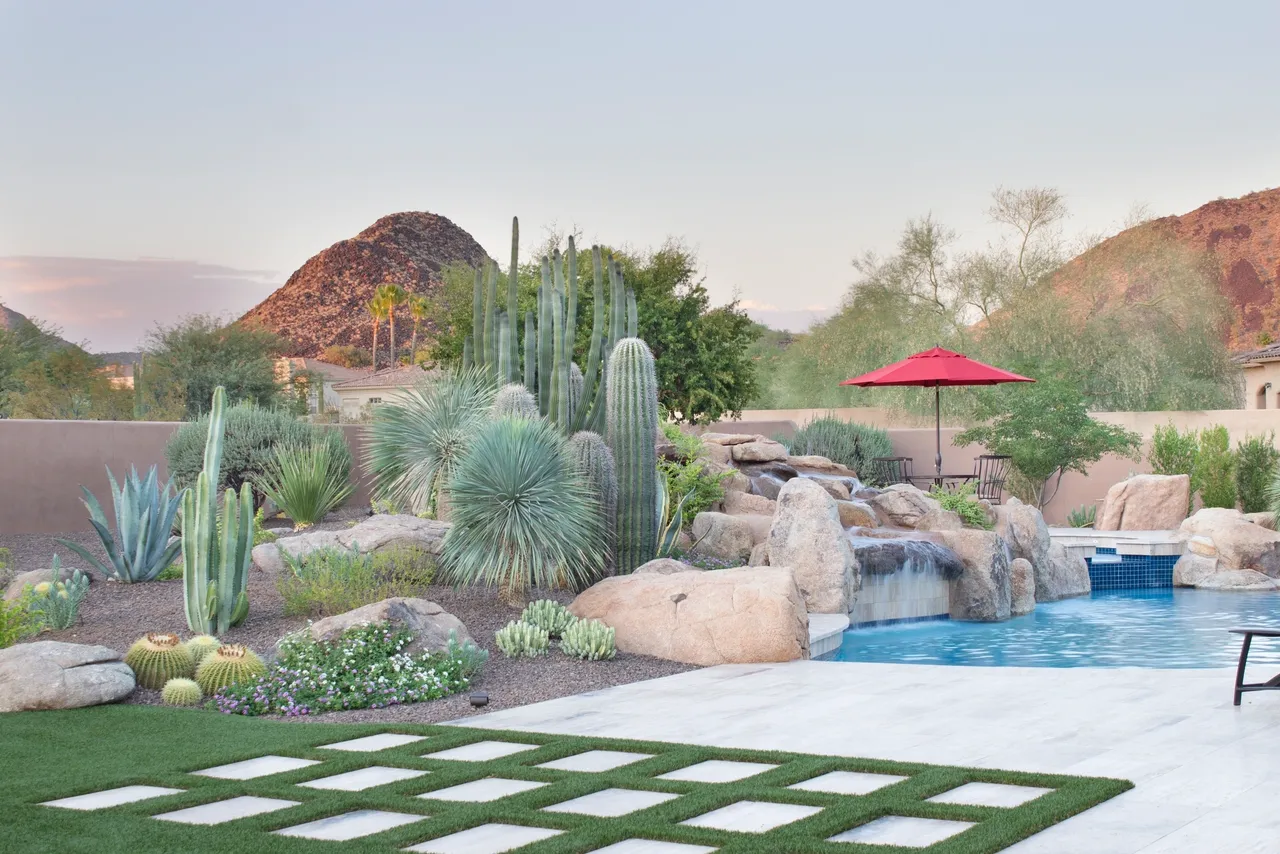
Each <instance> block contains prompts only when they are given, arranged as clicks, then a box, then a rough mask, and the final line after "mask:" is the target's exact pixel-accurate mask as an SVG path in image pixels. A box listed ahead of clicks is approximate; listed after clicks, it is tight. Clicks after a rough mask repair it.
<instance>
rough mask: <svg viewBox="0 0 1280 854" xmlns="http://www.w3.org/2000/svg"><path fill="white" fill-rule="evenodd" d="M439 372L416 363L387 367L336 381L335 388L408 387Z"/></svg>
mask: <svg viewBox="0 0 1280 854" xmlns="http://www.w3.org/2000/svg"><path fill="white" fill-rule="evenodd" d="M437 373H438V371H424V370H423V369H422V368H420V367H418V366H416V365H406V366H403V367H399V368H386V369H384V370H381V371H378V372H377V373H376V374H370V373H365V374H364V375H362V376H359V377H356V378H354V379H349V380H346V381H345V382H340V383H334V386H333V388H334V390H335V391H342V390H350V389H359V388H408V387H410V386H415V385H417V384H418V383H420V382H422V381H423V380H424V379H426V378H427V377H431V376H435V375H436V374H437Z"/></svg>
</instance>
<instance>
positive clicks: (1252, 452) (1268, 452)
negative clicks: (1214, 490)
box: [1236, 431, 1280, 513]
mask: <svg viewBox="0 0 1280 854" xmlns="http://www.w3.org/2000/svg"><path fill="white" fill-rule="evenodd" d="M1278 469H1280V451H1277V450H1276V434H1275V432H1274V431H1272V432H1271V433H1268V434H1267V435H1266V436H1246V437H1245V438H1244V441H1243V442H1240V443H1238V444H1237V445H1236V492H1237V493H1238V494H1239V496H1240V509H1241V510H1243V511H1244V512H1246V513H1261V512H1262V511H1264V510H1267V509H1268V508H1269V507H1270V502H1269V500H1268V498H1267V488H1268V487H1269V486H1270V485H1271V482H1272V481H1273V480H1275V478H1276V472H1277V470H1278Z"/></svg>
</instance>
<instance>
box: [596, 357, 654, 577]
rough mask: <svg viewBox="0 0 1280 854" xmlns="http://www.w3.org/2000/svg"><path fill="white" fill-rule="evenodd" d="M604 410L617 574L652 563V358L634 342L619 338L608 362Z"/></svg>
mask: <svg viewBox="0 0 1280 854" xmlns="http://www.w3.org/2000/svg"><path fill="white" fill-rule="evenodd" d="M605 404H606V407H607V411H608V425H609V437H608V438H609V447H610V449H611V450H612V451H613V462H614V465H615V466H616V467H617V472H618V527H617V532H616V541H615V555H616V557H617V569H618V571H619V572H622V573H629V572H632V571H634V570H635V569H636V568H637V567H639V566H641V565H643V564H645V563H648V562H649V561H651V560H653V558H654V555H655V554H656V552H657V547H658V457H657V453H656V451H655V448H654V436H656V435H657V433H658V378H657V374H656V372H655V370H654V364H653V353H651V352H650V351H649V346H648V345H647V344H645V343H644V342H643V341H641V340H640V339H639V338H624V339H622V340H621V341H619V342H618V345H617V346H616V347H614V348H613V353H612V354H611V355H610V357H609V373H608V377H607V379H606V387H605Z"/></svg>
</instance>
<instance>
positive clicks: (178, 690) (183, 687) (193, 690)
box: [160, 679, 204, 706]
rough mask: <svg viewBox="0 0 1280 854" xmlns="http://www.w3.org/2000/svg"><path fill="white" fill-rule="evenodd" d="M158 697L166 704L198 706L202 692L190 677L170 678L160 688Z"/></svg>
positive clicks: (201, 698) (202, 697) (202, 695)
mask: <svg viewBox="0 0 1280 854" xmlns="http://www.w3.org/2000/svg"><path fill="white" fill-rule="evenodd" d="M160 699H161V700H163V701H164V703H165V705H166V706H198V705H200V701H201V700H203V699H204V692H202V691H201V690H200V686H199V685H197V684H196V682H195V681H194V680H192V679H170V680H169V681H168V682H166V683H164V688H162V689H161V690H160Z"/></svg>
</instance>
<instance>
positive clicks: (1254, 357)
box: [1231, 343, 1280, 365]
mask: <svg viewBox="0 0 1280 854" xmlns="http://www.w3.org/2000/svg"><path fill="white" fill-rule="evenodd" d="M1231 361H1233V362H1235V363H1236V364H1238V365H1247V364H1249V363H1251V362H1275V361H1280V343H1277V344H1268V345H1267V346H1265V347H1262V348H1260V349H1257V350H1249V351H1247V352H1244V353H1237V354H1235V355H1234V356H1232V357H1231Z"/></svg>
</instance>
